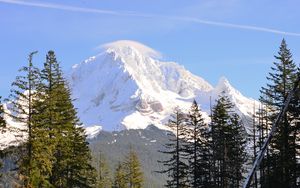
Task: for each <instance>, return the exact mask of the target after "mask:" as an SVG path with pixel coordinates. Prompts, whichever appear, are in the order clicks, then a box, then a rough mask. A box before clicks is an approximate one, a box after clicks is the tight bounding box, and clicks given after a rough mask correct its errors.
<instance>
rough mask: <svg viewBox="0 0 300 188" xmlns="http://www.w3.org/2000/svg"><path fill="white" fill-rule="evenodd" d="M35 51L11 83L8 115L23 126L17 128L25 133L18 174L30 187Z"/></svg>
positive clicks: (35, 72) (36, 76)
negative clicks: (33, 59)
mask: <svg viewBox="0 0 300 188" xmlns="http://www.w3.org/2000/svg"><path fill="white" fill-rule="evenodd" d="M35 53H37V52H32V53H30V54H29V58H28V66H24V67H22V68H21V69H20V70H19V72H20V76H17V77H16V80H15V81H14V82H13V83H12V89H11V94H10V96H9V98H10V105H9V110H11V111H12V113H11V114H10V116H12V118H13V119H14V120H15V121H16V122H19V123H22V124H23V125H24V128H21V129H18V130H17V131H19V132H24V133H27V135H28V136H27V137H26V140H25V143H24V146H25V148H24V152H25V153H24V155H23V156H21V157H20V160H19V161H18V163H19V164H18V165H19V176H20V178H21V179H22V180H24V186H25V187H30V186H32V185H33V184H34V181H35V180H34V179H35V178H34V177H33V171H34V170H36V169H34V164H33V143H34V139H33V138H34V135H33V129H34V126H35V125H34V122H33V119H32V117H33V115H34V113H35V112H34V106H33V103H34V100H35V99H36V92H35V91H36V88H37V83H38V79H39V70H38V69H37V68H36V67H34V66H33V63H32V57H33V55H34V54H35Z"/></svg>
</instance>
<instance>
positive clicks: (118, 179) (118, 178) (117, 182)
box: [113, 162, 127, 188]
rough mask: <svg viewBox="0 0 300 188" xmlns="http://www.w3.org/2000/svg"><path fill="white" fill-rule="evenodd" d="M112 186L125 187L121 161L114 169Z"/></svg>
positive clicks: (124, 173)
mask: <svg viewBox="0 0 300 188" xmlns="http://www.w3.org/2000/svg"><path fill="white" fill-rule="evenodd" d="M113 188H127V180H126V172H125V169H124V165H123V164H122V163H121V162H119V164H118V165H117V168H116V169H115V175H114V184H113Z"/></svg>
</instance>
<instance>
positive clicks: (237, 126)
mask: <svg viewBox="0 0 300 188" xmlns="http://www.w3.org/2000/svg"><path fill="white" fill-rule="evenodd" d="M211 127H212V130H211V131H212V153H213V155H212V162H213V171H212V174H213V180H214V186H216V187H239V186H240V185H241V181H242V180H243V176H242V173H243V172H244V171H243V164H244V162H245V161H246V153H245V144H246V140H245V136H244V135H243V128H242V125H241V123H240V120H239V116H238V115H237V114H236V113H234V112H233V104H232V103H231V102H230V100H229V99H228V97H226V96H220V98H219V99H218V100H217V101H216V105H215V106H214V107H213V110H212V122H211Z"/></svg>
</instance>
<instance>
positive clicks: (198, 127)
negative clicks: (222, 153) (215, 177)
mask: <svg viewBox="0 0 300 188" xmlns="http://www.w3.org/2000/svg"><path fill="white" fill-rule="evenodd" d="M187 126H188V129H187V131H186V135H187V136H186V139H187V142H186V149H185V151H186V153H187V155H188V157H187V159H188V161H189V167H190V168H189V173H188V174H189V186H190V187H195V188H198V187H199V188H200V187H210V179H211V177H210V165H211V164H210V148H209V145H210V143H209V130H208V125H207V124H205V123H204V119H203V118H202V115H201V112H200V109H199V106H198V104H197V102H196V101H195V100H194V102H193V104H192V106H191V109H190V111H189V114H188V118H187Z"/></svg>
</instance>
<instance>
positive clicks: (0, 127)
mask: <svg viewBox="0 0 300 188" xmlns="http://www.w3.org/2000/svg"><path fill="white" fill-rule="evenodd" d="M5 128H6V121H5V119H4V109H3V105H2V103H1V96H0V134H2V133H3V132H4V131H5ZM0 146H1V145H0ZM3 156H4V152H3V150H0V170H1V169H2V167H3V163H2V158H3ZM1 176H2V174H1V173H0V178H1Z"/></svg>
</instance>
